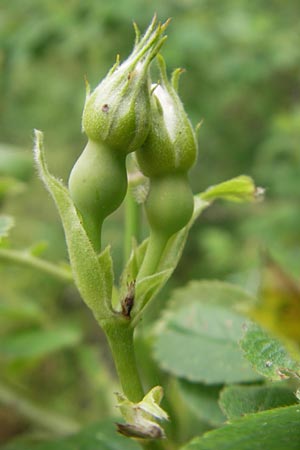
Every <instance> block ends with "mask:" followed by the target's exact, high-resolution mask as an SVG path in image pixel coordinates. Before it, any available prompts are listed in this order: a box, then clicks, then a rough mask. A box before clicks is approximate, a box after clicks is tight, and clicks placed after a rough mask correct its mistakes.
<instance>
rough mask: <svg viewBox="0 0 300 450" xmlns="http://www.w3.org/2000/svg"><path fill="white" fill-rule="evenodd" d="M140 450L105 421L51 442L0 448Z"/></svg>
mask: <svg viewBox="0 0 300 450" xmlns="http://www.w3.org/2000/svg"><path fill="white" fill-rule="evenodd" d="M75 449H76V450H120V449H122V450H140V446H139V445H138V444H137V443H136V442H134V441H133V440H132V439H128V438H125V437H123V436H121V435H120V434H118V433H117V432H116V428H115V425H114V424H113V423H112V422H111V421H108V420H107V421H105V422H102V423H100V424H95V425H92V426H89V427H87V428H85V429H84V430H83V431H81V432H80V433H77V434H75V435H73V436H70V437H67V438H64V439H56V440H53V441H51V442H43V443H34V442H30V441H29V442H27V443H26V442H22V441H20V440H16V441H15V443H11V444H7V445H5V446H3V447H1V450H75Z"/></svg>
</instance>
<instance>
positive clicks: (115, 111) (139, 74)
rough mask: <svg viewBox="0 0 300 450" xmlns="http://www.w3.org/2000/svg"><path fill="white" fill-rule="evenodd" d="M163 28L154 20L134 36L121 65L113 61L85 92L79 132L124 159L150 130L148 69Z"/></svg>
mask: <svg viewBox="0 0 300 450" xmlns="http://www.w3.org/2000/svg"><path fill="white" fill-rule="evenodd" d="M166 26H167V23H166V24H164V25H161V24H158V25H156V19H154V20H153V21H152V23H151V25H150V26H149V28H148V30H147V31H146V33H145V35H144V37H143V38H142V39H141V40H139V36H138V34H137V41H136V44H135V47H134V49H133V51H132V53H131V55H130V56H129V57H128V58H127V59H126V61H124V62H123V63H122V64H121V65H119V61H117V63H116V64H115V66H114V67H113V68H112V69H111V71H110V72H109V73H108V75H107V76H106V77H105V78H104V80H102V81H101V83H100V84H99V85H98V86H97V87H96V89H95V90H94V92H92V93H91V94H90V92H89V90H88V92H87V98H86V103H85V107H84V111H83V116H82V128H83V130H84V131H85V133H86V134H87V136H88V137H89V139H91V140H93V141H95V142H101V143H104V144H105V145H107V146H108V147H110V148H111V150H112V151H115V152H116V153H122V154H124V155H125V154H128V153H130V152H133V151H136V150H137V149H138V148H140V146H141V145H142V144H143V142H144V140H145V139H146V137H147V134H148V131H149V126H150V122H149V113H150V86H149V75H148V69H149V64H150V62H151V61H152V59H153V58H154V57H155V56H156V54H157V52H158V51H159V49H160V47H161V46H162V44H163V42H164V38H163V37H162V34H163V32H164V30H165V28H166ZM136 31H137V30H136Z"/></svg>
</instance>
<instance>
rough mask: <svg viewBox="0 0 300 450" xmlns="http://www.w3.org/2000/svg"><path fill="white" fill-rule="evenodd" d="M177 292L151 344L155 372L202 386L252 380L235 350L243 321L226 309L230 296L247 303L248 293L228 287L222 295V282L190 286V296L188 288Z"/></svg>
mask: <svg viewBox="0 0 300 450" xmlns="http://www.w3.org/2000/svg"><path fill="white" fill-rule="evenodd" d="M195 286H197V290H195ZM202 288H203V289H202ZM179 292H180V294H179V295H178V296H176V294H175V298H176V299H177V302H176V303H175V301H171V302H170V305H169V307H168V308H167V309H166V311H165V313H164V316H163V319H162V321H161V325H160V327H159V334H158V336H157V339H156V342H155V348H154V355H155V359H156V360H157V361H158V363H159V365H160V367H161V368H162V369H164V370H166V371H167V372H170V373H172V374H174V375H177V376H179V377H182V378H185V379H187V380H189V381H193V382H203V383H205V384H222V383H226V382H227V383H236V382H241V381H253V380H257V379H258V378H259V377H258V375H257V374H255V372H254V371H253V370H252V369H251V367H250V365H249V364H248V363H247V361H246V360H245V359H244V358H243V354H242V352H241V350H240V348H239V345H238V342H239V340H240V339H241V337H242V333H243V326H244V323H245V320H246V319H245V317H243V316H242V315H240V314H238V313H237V312H235V311H234V310H233V309H231V308H229V307H228V306H227V307H226V301H227V302H228V298H230V294H231V293H232V296H233V297H235V296H236V295H237V292H239V295H240V302H242V301H243V300H245V301H248V300H249V298H248V297H249V296H248V294H246V293H244V296H243V294H242V292H243V291H241V290H240V289H238V288H236V287H235V286H232V287H231V288H230V285H228V284H225V285H224V291H223V293H222V283H219V284H218V289H216V283H214V282H212V283H209V282H198V283H194V284H193V290H192V292H193V293H192V296H190V292H189V286H188V287H187V288H186V289H185V290H184V289H180V290H179ZM178 300H179V301H178ZM235 300H236V297H235ZM174 304H175V306H174Z"/></svg>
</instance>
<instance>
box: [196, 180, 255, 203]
mask: <svg viewBox="0 0 300 450" xmlns="http://www.w3.org/2000/svg"><path fill="white" fill-rule="evenodd" d="M263 193H264V190H263V189H262V188H257V187H256V186H255V183H254V181H253V180H252V178H250V177H248V176H246V175H241V176H239V177H236V178H232V179H231V180H228V181H224V182H223V183H219V184H216V185H214V186H210V187H209V188H208V189H207V190H206V191H205V192H202V193H200V194H198V195H199V197H200V198H202V199H203V200H206V201H214V200H217V199H223V200H228V201H231V202H253V201H254V200H257V199H258V198H259V197H261V196H262V195H263Z"/></svg>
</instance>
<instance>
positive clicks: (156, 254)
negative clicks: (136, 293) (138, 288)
mask: <svg viewBox="0 0 300 450" xmlns="http://www.w3.org/2000/svg"><path fill="white" fill-rule="evenodd" d="M168 240H169V237H168V236H165V235H164V234H162V233H157V232H155V231H154V230H151V232H150V237H149V242H148V247H147V250H146V254H145V257H144V261H143V263H142V265H141V268H140V271H139V273H138V276H137V280H141V279H142V278H144V277H147V276H149V275H152V274H153V273H154V272H155V271H156V269H157V267H158V264H159V261H160V259H161V256H162V254H163V251H164V249H165V248H166V245H167V242H168Z"/></svg>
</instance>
